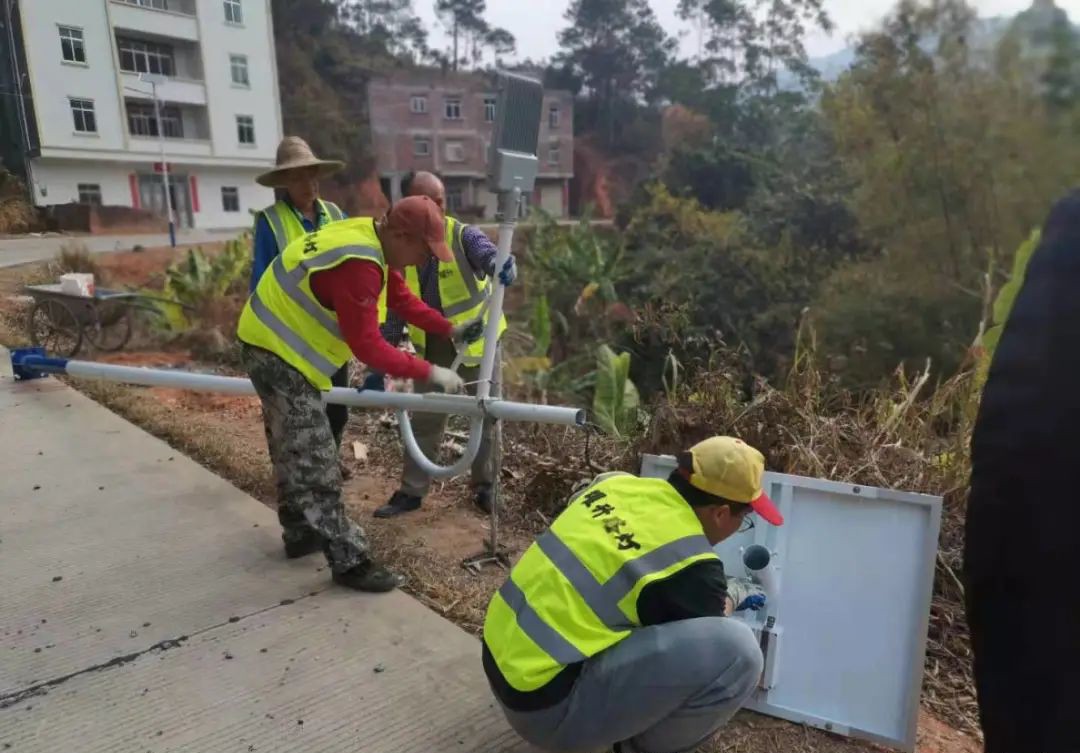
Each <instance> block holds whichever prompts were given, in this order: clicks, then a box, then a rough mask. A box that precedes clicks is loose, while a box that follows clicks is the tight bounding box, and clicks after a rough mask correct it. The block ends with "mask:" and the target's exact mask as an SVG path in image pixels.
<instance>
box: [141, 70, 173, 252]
mask: <svg viewBox="0 0 1080 753" xmlns="http://www.w3.org/2000/svg"><path fill="white" fill-rule="evenodd" d="M139 78H140V79H141V80H143V81H145V82H146V83H148V84H150V96H151V97H153V98H154V120H155V121H157V132H158V144H159V145H160V147H161V184H162V187H163V188H164V189H165V212H166V216H167V217H168V219H169V245H170V246H171V247H172V248H176V223H175V222H174V221H173V206H172V194H171V193H169V163H168V162H166V161H165V129H164V128H163V127H162V124H161V102H160V101H159V100H158V95H157V88H158V84H163V83H165V81H166V78H165V77H164V76H159V75H157V74H154V73H143V74H140V75H139Z"/></svg>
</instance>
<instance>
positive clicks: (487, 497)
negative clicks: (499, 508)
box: [473, 484, 495, 515]
mask: <svg viewBox="0 0 1080 753" xmlns="http://www.w3.org/2000/svg"><path fill="white" fill-rule="evenodd" d="M494 496H495V495H493V494H492V493H491V484H477V485H476V496H475V497H473V502H475V503H476V506H477V507H478V508H480V510H481V511H482V512H483V513H484V514H485V515H490V514H491V501H492V499H494Z"/></svg>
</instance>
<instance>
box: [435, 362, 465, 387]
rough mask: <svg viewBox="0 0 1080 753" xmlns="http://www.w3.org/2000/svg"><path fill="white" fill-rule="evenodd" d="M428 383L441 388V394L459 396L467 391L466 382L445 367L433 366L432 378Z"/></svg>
mask: <svg viewBox="0 0 1080 753" xmlns="http://www.w3.org/2000/svg"><path fill="white" fill-rule="evenodd" d="M428 381H429V382H431V383H432V384H433V385H435V386H436V387H438V388H439V391H440V392H446V393H449V394H457V393H459V392H464V391H465V380H464V379H462V378H461V377H460V376H458V373H457V372H456V371H451V370H450V369H448V368H446V367H445V366H435V365H434V364H433V365H432V366H431V376H430V377H428Z"/></svg>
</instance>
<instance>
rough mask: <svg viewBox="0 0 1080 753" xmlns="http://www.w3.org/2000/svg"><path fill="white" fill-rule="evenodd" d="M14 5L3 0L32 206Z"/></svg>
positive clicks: (31, 175) (32, 197)
mask: <svg viewBox="0 0 1080 753" xmlns="http://www.w3.org/2000/svg"><path fill="white" fill-rule="evenodd" d="M14 6H15V0H4V23H6V24H7V32H8V43H9V45H10V46H9V49H10V52H11V72H12V78H13V79H14V82H15V106H16V107H17V108H18V110H19V127H20V130H21V131H22V158H23V160H22V161H23V172H24V173H25V174H26V191H27V193H28V194H29V195H30V196H29V198H30V206H32V207H33V206H36V205H37V196H36V195H35V193H34V170H33V166H32V165H31V164H30V122H29V119H28V116H27V113H26V102H25V101H24V99H23V88H22V70H21V69H20V67H19V51H18V50H17V49H16V48H15V24H14V20H13V16H12V13H11V9H12V8H13V7H14Z"/></svg>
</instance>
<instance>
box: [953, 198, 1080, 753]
mask: <svg viewBox="0 0 1080 753" xmlns="http://www.w3.org/2000/svg"><path fill="white" fill-rule="evenodd" d="M1078 289H1080V191H1073V192H1072V193H1070V194H1069V195H1068V196H1066V197H1065V198H1063V199H1062V200H1061V201H1059V202H1058V203H1057V204H1056V205H1055V206H1054V208H1053V209H1052V210H1051V212H1050V216H1049V217H1048V218H1047V220H1046V224H1045V226H1044V228H1043V231H1042V237H1041V239H1040V242H1039V246H1038V248H1037V249H1036V250H1035V252H1034V254H1033V255H1032V256H1031V259H1030V261H1029V262H1028V266H1027V272H1026V273H1025V275H1024V278H1023V284H1022V286H1021V288H1020V291H1019V293H1018V294H1017V296H1016V299H1015V303H1014V304H1013V308H1012V311H1011V312H1010V313H1009V315H1008V319H1007V320H1006V322H1005V327H1004V331H1003V332H1002V335H1001V339H1000V341H999V342H998V345H997V348H996V350H995V351H994V355H993V360H992V361H991V364H990V371H989V375H988V377H987V380H986V386H985V387H984V389H983V393H982V400H981V402H980V405H979V413H978V417H977V419H976V421H975V427H974V430H973V431H972V436H971V491H970V493H969V496H968V502H967V521H966V530H965V541H964V580H965V583H964V596H965V598H966V601H967V619H968V625H969V627H970V629H971V648H972V653H973V656H974V669H975V673H974V674H975V688H976V690H977V693H978V702H979V715H980V717H981V721H982V728H983V735H984V737H985V742H986V753H1022V752H1024V751H1029V752H1030V753H1035V752H1036V751H1037V752H1038V753H1076V751H1080V711H1078V709H1080V683H1078V682H1077V678H1078V677H1080V640H1078V638H1080V577H1078V576H1080V545H1078V544H1077V541H1076V532H1077V530H1078V529H1080V499H1078V498H1077V494H1076V492H1074V491H1072V490H1071V484H1070V482H1069V481H1068V473H1067V472H1068V469H1069V468H1071V467H1072V464H1073V463H1074V462H1075V461H1076V459H1077V457H1078V453H1080V441H1078V440H1077V439H1076V437H1077V436H1078V435H1077V426H1080V390H1078V389H1077V374H1078V373H1080V296H1078V295H1077V290H1078Z"/></svg>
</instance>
